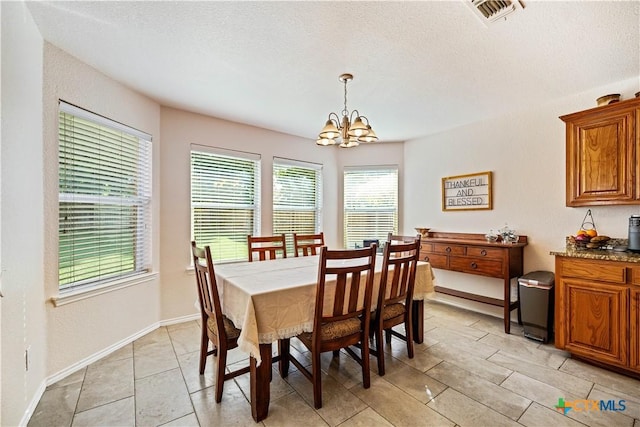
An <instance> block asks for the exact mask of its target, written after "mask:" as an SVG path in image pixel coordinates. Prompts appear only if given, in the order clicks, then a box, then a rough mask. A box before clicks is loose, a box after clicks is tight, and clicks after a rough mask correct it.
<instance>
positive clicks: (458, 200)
mask: <svg viewBox="0 0 640 427" xmlns="http://www.w3.org/2000/svg"><path fill="white" fill-rule="evenodd" d="M480 209H493V206H492V205H491V172H478V173H471V174H468V175H458V176H448V177H446V178H442V210H443V211H463V210H480Z"/></svg>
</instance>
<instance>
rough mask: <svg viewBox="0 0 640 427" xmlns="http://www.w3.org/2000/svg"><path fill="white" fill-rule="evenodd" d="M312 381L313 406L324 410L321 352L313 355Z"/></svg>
mask: <svg viewBox="0 0 640 427" xmlns="http://www.w3.org/2000/svg"><path fill="white" fill-rule="evenodd" d="M311 379H312V382H313V406H315V408H316V409H320V408H322V374H321V370H320V352H319V351H316V352H312V355H311Z"/></svg>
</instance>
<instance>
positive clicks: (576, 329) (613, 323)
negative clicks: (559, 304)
mask: <svg viewBox="0 0 640 427" xmlns="http://www.w3.org/2000/svg"><path fill="white" fill-rule="evenodd" d="M563 289H564V320H565V330H564V332H565V342H566V346H565V348H566V349H567V350H568V351H570V352H572V353H575V354H577V355H580V356H584V357H588V358H590V359H595V360H598V361H602V362H605V363H611V364H615V365H618V366H626V365H627V363H628V361H629V355H628V350H627V343H628V342H627V331H628V322H629V321H628V319H629V317H628V313H627V299H628V294H629V288H628V287H626V286H622V285H621V286H616V285H608V284H604V283H589V282H585V281H580V280H573V279H563Z"/></svg>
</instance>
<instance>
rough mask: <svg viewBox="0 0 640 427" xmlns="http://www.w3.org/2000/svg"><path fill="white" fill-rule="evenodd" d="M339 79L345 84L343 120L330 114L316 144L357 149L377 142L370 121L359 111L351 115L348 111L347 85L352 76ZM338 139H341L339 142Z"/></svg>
mask: <svg viewBox="0 0 640 427" xmlns="http://www.w3.org/2000/svg"><path fill="white" fill-rule="evenodd" d="M338 79H339V80H340V81H341V82H342V83H344V109H343V110H342V118H340V117H338V115H337V114H336V113H333V112H332V113H329V119H328V120H327V123H326V124H325V125H324V127H323V128H322V130H321V131H320V134H318V139H317V140H316V144H318V145H335V144H338V142H339V143H340V145H339V147H341V148H351V147H357V146H358V145H360V143H361V142H375V141H377V140H378V136H377V135H376V133H375V132H374V131H373V129H371V125H369V119H367V118H366V117H365V116H361V115H360V113H359V112H358V110H353V111H352V112H351V114H349V110H348V109H347V83H348V82H350V81H351V80H353V76H352V75H351V74H346V73H345V74H342V75H340V77H338ZM338 138H340V139H339V140H338Z"/></svg>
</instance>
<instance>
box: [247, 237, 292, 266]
mask: <svg viewBox="0 0 640 427" xmlns="http://www.w3.org/2000/svg"><path fill="white" fill-rule="evenodd" d="M247 244H248V248H249V261H250V262H252V261H256V260H257V261H267V260H270V259H276V258H277V257H278V254H280V255H281V257H282V258H286V257H287V245H286V240H285V236H284V234H281V235H279V236H251V235H249V236H247ZM256 256H257V259H256Z"/></svg>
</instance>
